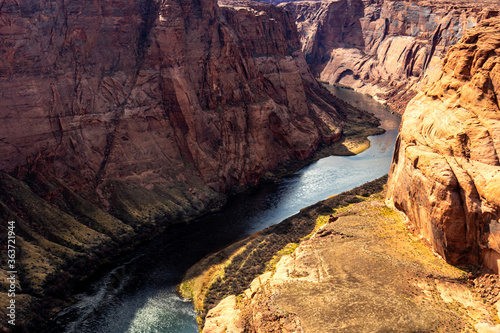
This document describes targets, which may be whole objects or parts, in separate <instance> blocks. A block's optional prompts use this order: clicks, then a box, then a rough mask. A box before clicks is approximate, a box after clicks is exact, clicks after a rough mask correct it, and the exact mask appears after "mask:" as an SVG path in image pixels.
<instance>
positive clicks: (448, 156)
mask: <svg viewBox="0 0 500 333" xmlns="http://www.w3.org/2000/svg"><path fill="white" fill-rule="evenodd" d="M499 99H500V19H498V18H494V19H489V20H484V21H482V22H481V23H480V24H479V25H478V26H477V27H475V28H473V29H471V30H469V31H468V32H467V33H466V34H465V36H464V37H463V38H462V40H461V41H460V42H459V43H458V44H457V45H455V46H453V47H452V48H451V49H450V51H449V52H448V54H447V56H446V58H445V60H444V67H443V72H442V73H441V75H440V77H439V79H438V80H437V81H436V82H435V83H433V84H432V85H430V86H428V87H426V88H425V89H424V90H423V91H422V92H420V93H419V94H418V95H417V96H416V97H415V98H414V99H413V100H412V101H411V102H410V103H409V104H408V107H407V108H406V111H405V114H404V116H403V121H402V125H401V128H400V135H399V137H398V140H397V142H396V150H395V153H394V160H393V164H392V167H391V174H390V179H389V183H388V193H387V196H388V198H389V199H390V200H392V201H393V203H394V206H395V207H396V208H398V209H400V210H402V211H403V212H404V213H405V214H406V215H407V216H408V218H409V220H410V223H411V225H412V227H413V228H414V230H415V232H416V233H418V234H420V235H421V236H422V237H423V238H424V239H425V240H427V241H428V242H429V243H430V244H431V245H432V247H433V248H434V249H435V251H436V252H437V253H439V254H440V255H442V256H443V257H444V258H445V259H446V260H447V261H448V262H451V263H454V264H469V263H480V262H481V263H483V264H484V265H486V266H488V267H489V268H491V269H493V270H494V271H495V272H496V273H498V272H499V264H500V222H499V217H500V162H499V158H500V105H499Z"/></svg>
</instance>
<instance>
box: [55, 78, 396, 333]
mask: <svg viewBox="0 0 500 333" xmlns="http://www.w3.org/2000/svg"><path fill="white" fill-rule="evenodd" d="M330 89H331V90H332V92H333V93H334V94H335V95H337V96H338V97H340V98H342V99H344V100H346V101H348V102H349V103H351V104H353V105H355V106H356V107H358V108H360V109H364V110H367V111H370V112H372V113H374V114H375V115H376V116H377V117H379V118H380V119H381V124H382V127H383V128H384V129H386V133H385V134H383V135H379V136H374V137H370V138H369V139H370V142H371V145H370V148H369V149H367V150H366V151H364V152H363V153H361V154H359V155H356V156H349V157H344V156H330V157H327V158H323V159H321V160H319V161H317V162H315V163H313V164H311V165H309V166H308V167H306V168H304V169H302V170H301V171H299V172H298V173H296V174H294V175H293V176H291V177H288V178H286V179H285V180H283V181H282V182H281V183H279V184H268V185H265V186H260V187H259V188H257V189H254V190H252V191H251V192H248V193H244V194H242V195H239V196H236V197H234V198H231V199H230V200H229V201H228V205H227V207H226V208H225V209H224V211H222V212H220V213H216V214H211V215H209V216H206V217H204V218H202V219H198V220H196V221H193V222H191V223H190V224H182V225H176V226H173V227H171V228H170V229H169V230H168V231H167V232H166V233H165V234H163V235H161V236H160V237H158V238H157V239H155V240H154V241H152V242H151V243H150V244H149V245H147V246H145V247H143V248H141V249H139V250H138V251H136V253H135V257H134V258H132V259H130V260H129V262H127V263H122V264H121V265H118V264H117V266H118V268H116V269H115V270H114V271H112V272H110V273H109V274H108V275H106V276H105V277H103V278H102V279H101V280H99V281H97V282H95V283H94V284H93V285H92V287H91V288H90V290H89V291H88V292H87V293H84V294H82V295H79V298H80V299H81V301H80V302H78V303H77V304H75V305H74V306H72V307H69V308H67V309H66V310H65V311H63V313H62V314H61V315H60V316H59V317H58V318H56V320H55V321H56V322H57V325H56V326H55V327H54V328H52V329H50V330H47V331H46V332H82V333H84V332H96V333H98V332H103V333H104V332H107V333H109V332H117V333H121V332H130V333H135V332H141V333H147V332H151V333H152V332H163V333H166V332H171V333H196V332H198V326H197V324H196V318H195V317H196V315H195V312H194V310H193V306H192V304H191V303H190V302H186V301H185V300H182V299H181V298H179V296H178V295H177V294H176V292H175V285H176V284H177V283H179V282H180V280H181V278H182V274H183V273H184V272H185V271H186V270H187V269H188V268H189V267H190V266H191V265H193V264H194V263H196V262H197V261H198V260H200V259H201V258H202V257H203V256H205V255H206V254H208V253H210V252H213V251H216V250H218V249H221V248H222V247H224V246H227V245H228V244H230V243H232V242H234V241H236V240H238V239H239V238H242V237H244V236H246V235H249V234H252V233H254V232H256V231H259V230H262V229H264V228H266V227H268V226H270V225H273V224H276V223H278V222H280V221H281V220H283V219H285V218H287V217H289V216H291V215H293V214H295V213H297V212H299V210H300V209H302V208H304V207H306V206H309V205H312V204H314V203H316V202H318V201H320V200H323V199H326V198H327V197H329V196H331V195H334V194H338V193H341V192H344V191H346V190H349V189H351V188H353V187H356V186H358V185H361V184H363V183H365V182H368V181H370V180H373V179H376V178H378V177H381V176H383V175H385V174H386V173H387V172H388V171H389V167H390V162H391V158H392V152H393V149H394V142H395V140H396V136H397V131H398V126H399V117H397V116H395V115H392V114H391V113H389V112H387V111H386V110H385V109H384V107H383V106H382V105H381V104H379V103H377V102H376V101H375V100H373V99H371V98H369V97H368V96H365V95H361V94H358V93H355V92H354V91H352V90H346V89H341V88H335V87H330ZM117 272H119V273H120V274H117ZM117 275H118V279H117V278H116V276H117ZM112 277H115V279H114V280H115V282H116V281H117V282H118V283H113V285H112V286H110V283H109V281H110V279H111V278H112Z"/></svg>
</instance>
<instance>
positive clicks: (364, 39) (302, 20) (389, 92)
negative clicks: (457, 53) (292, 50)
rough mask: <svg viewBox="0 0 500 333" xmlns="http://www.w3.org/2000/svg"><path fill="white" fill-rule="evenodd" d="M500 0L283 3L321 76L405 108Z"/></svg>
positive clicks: (310, 60) (381, 0)
mask: <svg viewBox="0 0 500 333" xmlns="http://www.w3.org/2000/svg"><path fill="white" fill-rule="evenodd" d="M499 5H500V1H453V2H450V1H388V0H385V1H384V0H379V1H376V0H352V1H351V0H349V1H348V0H333V1H332V0H330V1H319V2H318V1H300V2H290V3H284V4H281V5H280V6H282V8H285V9H287V10H289V11H290V12H292V13H293V15H294V17H295V20H296V21H297V26H298V30H299V34H300V38H301V42H302V49H303V51H304V54H305V56H306V59H307V61H308V63H309V64H310V65H311V67H312V69H313V71H314V72H315V74H317V76H318V77H319V78H320V80H322V81H327V82H329V83H337V84H342V85H347V86H350V87H353V88H355V89H356V90H358V91H361V92H364V93H369V94H370V95H376V96H377V97H378V98H379V99H381V100H384V101H387V102H388V103H389V104H390V105H391V106H392V107H393V108H394V109H395V110H396V111H398V112H401V113H402V111H403V110H404V107H405V106H406V104H407V103H408V101H409V100H410V99H411V98H412V97H413V96H415V94H416V93H417V92H418V90H419V89H420V88H421V87H422V85H424V84H427V83H428V82H430V81H432V80H434V79H435V75H436V74H437V73H439V72H440V71H441V65H442V59H443V57H444V55H445V54H446V51H447V50H448V48H449V47H450V46H451V45H454V44H455V43H457V42H458V41H459V40H460V38H461V37H462V36H463V35H464V33H465V31H466V30H467V29H470V28H472V27H473V26H475V25H476V24H477V23H478V22H479V21H480V20H482V19H484V18H488V17H492V16H496V15H498V7H499Z"/></svg>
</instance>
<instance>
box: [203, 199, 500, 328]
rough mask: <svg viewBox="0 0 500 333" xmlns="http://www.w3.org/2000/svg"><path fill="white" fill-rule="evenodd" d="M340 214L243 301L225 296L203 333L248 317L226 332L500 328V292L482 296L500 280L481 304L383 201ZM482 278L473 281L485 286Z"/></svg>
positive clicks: (257, 283)
mask: <svg viewBox="0 0 500 333" xmlns="http://www.w3.org/2000/svg"><path fill="white" fill-rule="evenodd" d="M335 217H337V219H336V220H335V222H332V223H327V224H325V225H323V226H322V227H321V228H320V229H319V230H318V231H317V232H316V233H314V235H313V236H312V237H311V238H310V239H306V240H303V241H301V243H300V245H298V247H297V248H296V249H295V251H294V252H293V253H291V254H289V255H285V256H283V257H282V258H281V260H279V262H278V263H277V265H276V269H275V270H272V271H269V272H266V273H264V274H262V275H260V276H258V277H257V278H256V279H255V280H253V282H252V283H251V285H250V286H249V288H248V289H247V290H246V291H245V292H244V293H243V295H241V296H240V297H239V299H240V301H239V302H238V303H236V304H235V302H234V299H235V296H228V297H227V298H225V299H223V300H222V301H221V302H220V303H219V304H218V305H217V306H216V307H215V308H213V309H212V310H211V311H210V312H209V314H211V315H210V316H209V318H208V316H207V321H206V324H205V328H204V330H203V332H212V330H211V329H212V328H213V327H214V326H215V323H216V322H219V323H220V326H219V327H225V324H224V323H226V322H231V321H234V322H238V323H239V325H241V323H242V322H243V323H244V324H245V325H244V329H243V328H241V327H242V326H239V327H238V328H237V329H231V330H228V332H234V333H236V332H259V333H264V332H290V333H292V332H305V333H309V332H310V333H317V332H376V331H390V332H419V331H420V332H432V331H440V330H442V331H445V332H468V331H477V332H481V333H486V332H496V331H498V330H499V328H500V325H495V321H494V320H495V319H494V318H495V316H496V312H497V309H496V307H495V302H497V298H496V297H492V296H490V295H491V294H490V293H489V292H488V293H487V294H486V293H485V292H486V290H491V289H489V286H492V285H494V284H495V283H496V281H495V282H493V281H494V280H490V279H489V278H488V281H487V282H488V289H486V290H484V289H481V291H480V295H481V296H482V297H483V300H484V301H486V300H488V301H487V302H484V301H483V300H481V299H480V298H479V297H478V296H479V295H478V294H479V293H478V292H477V290H476V289H473V290H471V289H470V286H469V285H467V284H466V283H465V282H464V280H463V279H462V278H461V276H463V271H461V270H459V269H457V268H455V267H453V266H451V265H449V264H446V263H445V262H444V260H442V259H440V258H437V257H436V256H435V255H434V254H433V253H432V252H431V251H430V250H429V249H427V248H425V247H424V246H422V244H421V243H420V242H419V241H418V240H417V239H415V238H414V237H412V236H411V235H410V234H408V233H407V232H406V231H405V229H404V227H403V226H404V224H403V221H402V219H401V217H400V215H399V214H397V213H395V212H393V211H391V210H390V209H388V208H387V207H386V206H385V205H384V203H383V201H382V200H373V199H371V200H367V201H365V202H361V203H357V204H354V205H352V206H350V207H348V208H343V209H341V210H340V212H337V213H335ZM322 218H324V219H325V220H327V216H323V217H322ZM485 280H486V276H485V277H482V278H480V279H477V282H478V283H479V284H480V285H481V286H483V287H484V285H485V284H486V283H485V282H486V281H485ZM480 288H481V287H480ZM483 295H484V296H483ZM228 304H230V308H229V309H228ZM220 331H221V330H217V331H215V332H220Z"/></svg>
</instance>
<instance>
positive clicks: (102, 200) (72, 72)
mask: <svg viewBox="0 0 500 333" xmlns="http://www.w3.org/2000/svg"><path fill="white" fill-rule="evenodd" d="M237 6H238V7H234V8H231V7H229V6H222V7H219V6H218V5H217V3H216V1H214V0H203V1H190V0H180V1H174V0H163V1H153V0H130V1H129V0H113V1H91V2H89V1H63V0H49V1H43V2H37V1H13V0H6V1H2V2H1V4H0V34H1V38H0V94H1V97H0V119H1V120H0V156H1V157H0V158H1V160H0V161H1V162H0V171H1V176H0V189H1V190H0V216H1V218H2V220H3V221H5V222H6V221H7V220H14V221H16V223H17V229H16V232H17V235H18V237H19V244H20V248H22V251H23V255H22V256H21V257H20V258H19V260H18V265H19V271H20V272H22V273H21V275H20V278H21V280H22V281H21V286H29V290H28V292H31V293H33V294H36V295H40V294H41V293H43V292H44V290H45V291H46V290H47V288H46V287H47V285H46V284H45V281H46V278H47V277H48V276H53V275H54V274H55V273H56V272H58V271H59V270H60V269H61V268H62V267H65V266H64V265H65V264H68V263H71V265H70V267H71V269H72V271H69V273H68V272H65V273H64V274H63V275H61V276H60V278H56V279H55V280H57V281H59V282H57V283H59V284H61V285H65V283H66V282H65V281H67V280H68V279H70V278H71V274H73V273H75V274H78V272H79V273H80V274H81V273H82V272H84V273H85V272H86V273H88V272H89V271H91V268H92V267H93V266H92V263H93V261H92V260H91V259H90V258H89V254H91V253H94V254H96V255H97V256H101V257H106V256H108V255H109V254H113V253H114V254H116V249H117V248H119V247H120V246H119V245H120V244H122V242H125V243H126V244H130V242H131V241H130V239H136V236H137V235H138V234H149V233H151V232H152V231H154V230H158V228H159V227H158V226H159V225H164V224H165V222H168V221H172V220H181V219H183V218H186V217H189V216H193V215H194V214H197V213H200V212H202V211H204V210H207V208H210V205H211V204H212V203H213V202H216V201H217V200H219V199H220V193H223V192H226V191H229V190H231V189H233V188H235V187H241V186H245V185H247V184H254V183H256V182H257V181H258V180H259V179H260V178H261V177H262V176H263V175H264V174H265V173H266V172H267V171H269V170H272V169H273V168H275V167H276V166H277V165H278V164H279V163H281V162H283V161H286V160H289V159H306V158H308V157H309V156H311V154H312V153H313V151H314V150H315V149H316V148H317V147H318V146H319V145H320V144H323V143H325V144H328V143H330V142H332V141H335V140H338V139H339V138H340V135H341V131H342V128H343V124H344V123H343V119H344V117H343V115H342V112H343V111H342V110H340V109H339V108H338V107H336V106H335V103H336V100H335V98H333V97H332V96H330V95H328V94H326V93H325V90H324V89H323V88H322V87H321V86H320V84H319V83H318V82H317V81H315V79H314V78H313V76H312V74H311V73H310V72H309V69H308V66H307V64H306V62H305V60H304V57H303V55H302V52H301V49H300V42H299V40H298V37H297V36H298V34H297V31H296V27H295V24H294V20H293V17H292V16H291V14H289V13H287V12H284V11H283V10H280V9H277V8H275V7H272V6H271V5H268V4H245V3H238V4H237ZM6 230H7V229H6V224H4V225H3V226H2V227H1V233H2V235H3V234H4V233H6ZM2 237H3V236H2ZM105 245H106V246H105ZM4 254H6V252H2V255H4ZM2 259H5V258H3V257H2ZM77 259H81V260H82V262H83V266H82V267H80V268H78V267H79V266H78V265H76V263H75V262H76V260H77ZM94 259H95V258H94ZM67 269H69V268H68V267H67ZM2 274H3V273H2ZM3 280H5V279H3ZM54 283H55V282H54ZM56 289H57V288H55V289H54V293H57V292H56V291H55V290H56ZM3 290H7V289H3ZM25 290H27V289H25ZM18 293H19V294H21V293H22V291H21V290H18ZM56 296H57V297H59V296H60V294H58V295H55V297H56ZM20 297H21V296H20ZM50 306H55V305H54V304H51V305H50ZM2 308H3V309H5V307H3V306H2ZM19 311H20V310H19Z"/></svg>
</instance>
